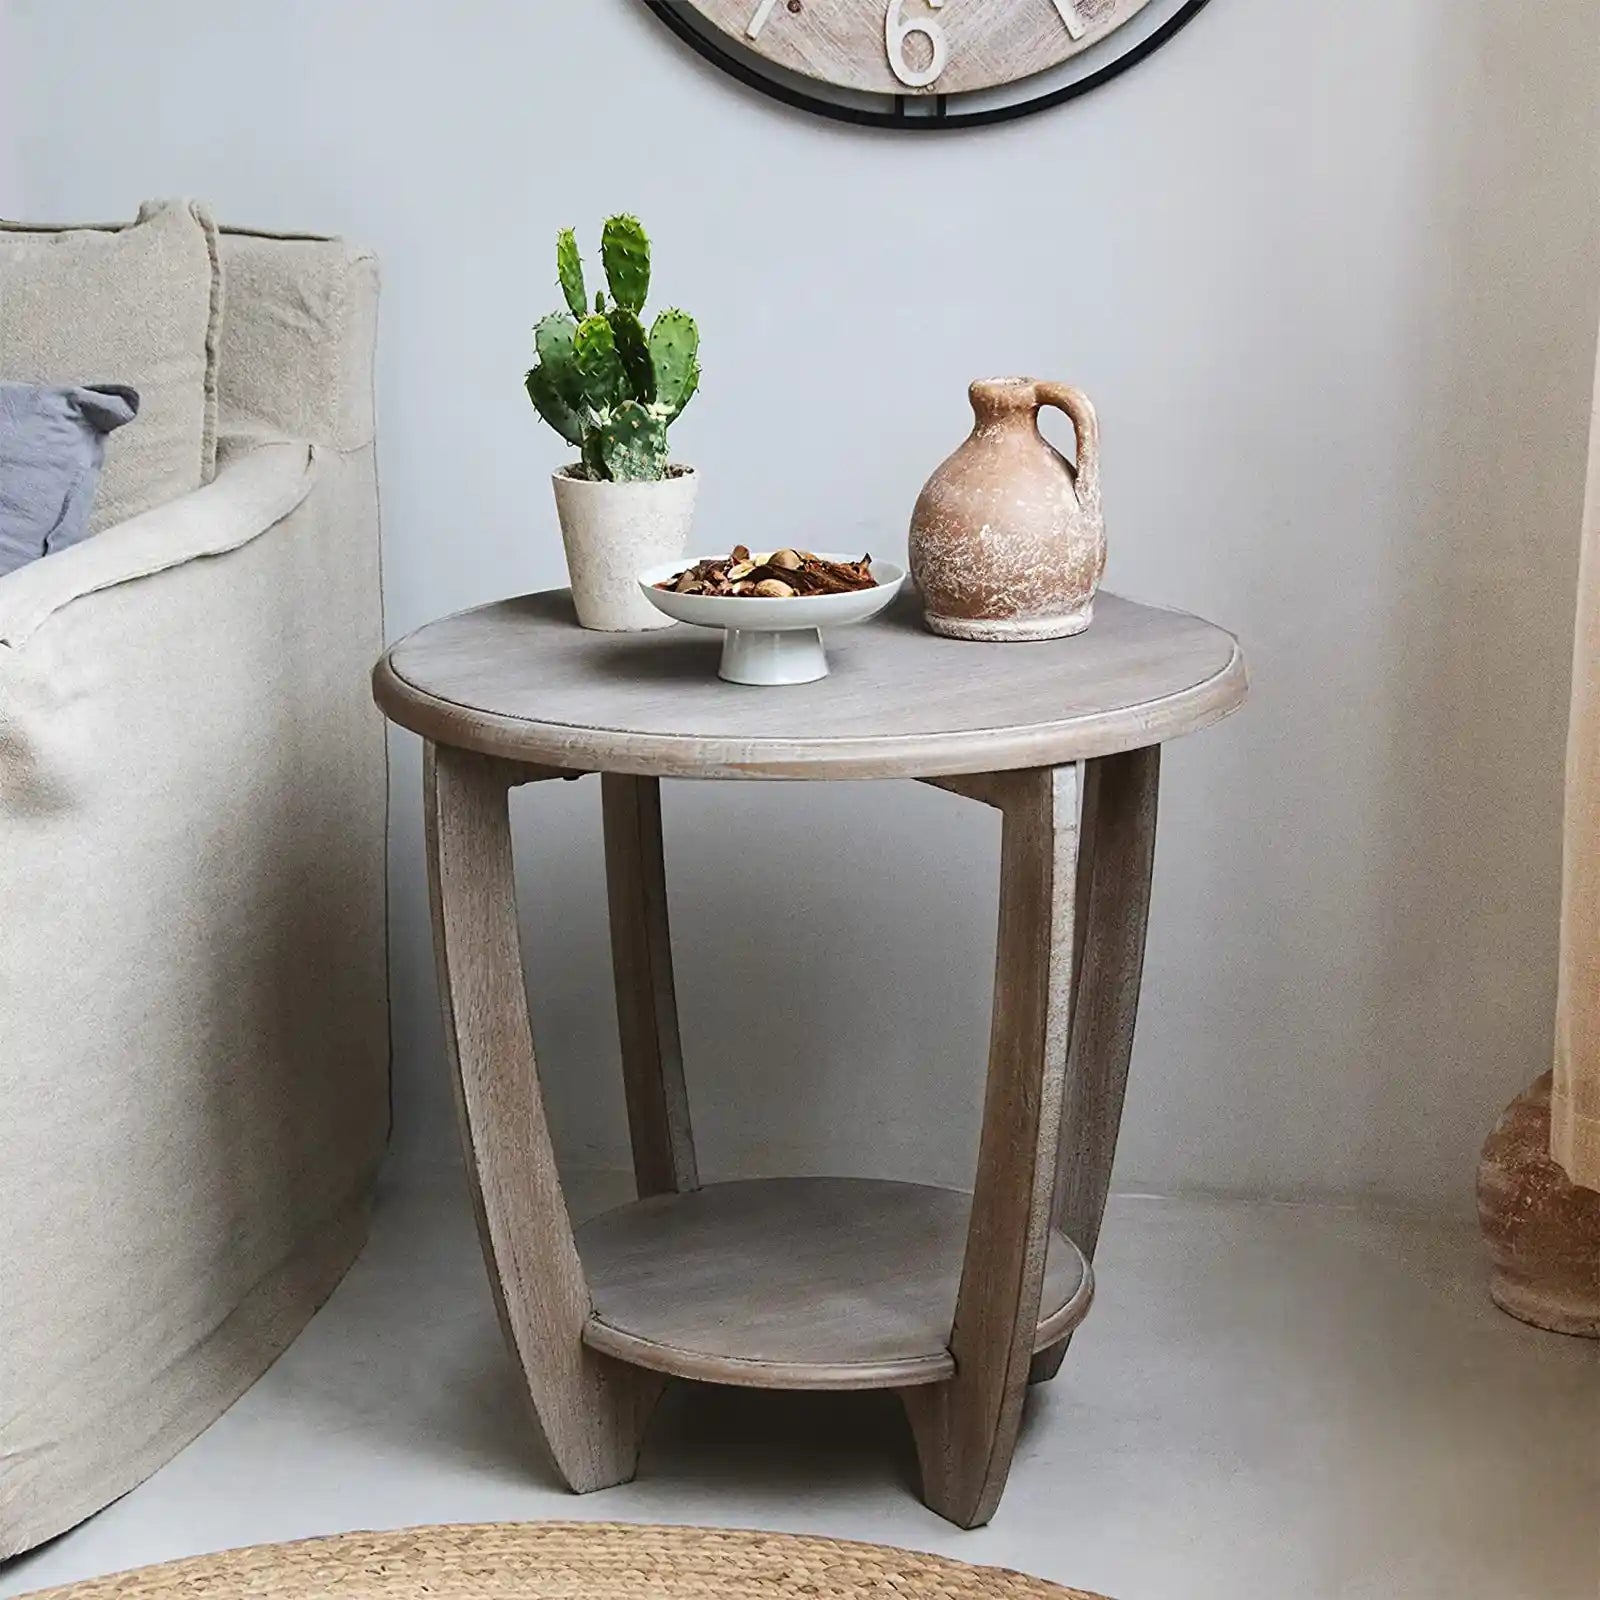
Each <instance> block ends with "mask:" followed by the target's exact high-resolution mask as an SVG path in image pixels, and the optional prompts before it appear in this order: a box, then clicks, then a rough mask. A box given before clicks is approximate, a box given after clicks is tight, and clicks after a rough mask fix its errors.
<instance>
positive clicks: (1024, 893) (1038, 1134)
mask: <svg viewBox="0 0 1600 1600" xmlns="http://www.w3.org/2000/svg"><path fill="white" fill-rule="evenodd" d="M1077 771H1078V769H1077V768H1076V767H1060V768H1056V769H1053V770H1038V771H1031V772H1018V773H1011V774H997V775H992V776H989V777H987V778H986V779H984V780H983V781H982V783H981V784H978V785H967V786H964V790H963V792H972V793H973V794H974V796H975V797H979V798H983V799H985V800H987V801H988V802H989V803H990V804H994V805H998V806H1000V807H1001V809H1002V813H1003V816H1004V826H1003V832H1002V834H1001V846H1000V936H999V941H998V953H997V957H996V963H995V995H994V1018H993V1022H992V1024H991V1031H990V1038H989V1076H988V1085H987V1088H986V1090H985V1093H984V1106H983V1134H982V1138H981V1140H980V1142H979V1147H978V1176H977V1183H976V1186H975V1189H974V1193H973V1197H972V1220H971V1223H970V1225H969V1228H968V1233H967V1249H966V1258H965V1260H964V1262H963V1264H962V1269H961V1288H960V1291H959V1293H958V1295H957V1298H956V1312H955V1323H954V1326H953V1327H952V1329H951V1334H950V1350H951V1354H952V1355H953V1356H954V1357H955V1362H956V1375H955V1377H954V1378H952V1379H951V1380H950V1381H949V1382H947V1383H941V1384H934V1385H930V1386H927V1387H923V1388H913V1389H903V1390H901V1392H900V1393H901V1398H902V1400H903V1401H904V1403H905V1407H906V1413H907V1416H908V1417H909V1419H910V1422H911V1427H912V1431H913V1433H914V1434H915V1436H916V1442H917V1455H918V1458H919V1460H920V1462H921V1465H922V1493H923V1499H924V1500H926V1502H927V1503H928V1505H929V1507H930V1508H931V1509H933V1510H934V1511H937V1512H938V1513H939V1514H940V1515H941V1516H943V1517H948V1518H949V1519H950V1521H952V1522H954V1523H957V1524H959V1525H960V1526H962V1527H966V1528H973V1527H977V1526H979V1525H980V1524H982V1523H985V1522H987V1521H988V1520H989V1518H990V1517H991V1516H993V1515H994V1510H995V1507H996V1506H997V1505H998V1504H999V1502H1000V1495H1001V1491H1002V1490H1003V1489H1004V1488H1005V1483H1006V1476H1007V1474H1008V1473H1009V1472H1010V1470H1011V1457H1012V1453H1013V1451H1014V1450H1015V1449H1016V1443H1017V1430H1018V1427H1019V1426H1020V1424H1021V1421H1022V1401H1023V1395H1024V1393H1025V1391H1026V1388H1027V1379H1028V1365H1029V1361H1030V1358H1031V1357H1032V1354H1033V1341H1034V1337H1035V1334H1036V1333H1037V1331H1038V1326H1039V1297H1040V1290H1041V1287H1042V1285H1043V1281H1044V1265H1045V1251H1046V1248H1047V1245H1048V1242H1049V1236H1050V1216H1051V1199H1052V1194H1053V1191H1054V1187H1055V1160H1056V1148H1057V1143H1058V1139H1059V1134H1060V1126H1061V1099H1062V1084H1063V1078H1064V1076H1065V1070H1064V1069H1065V1062H1066V1055H1067V1031H1068V1008H1069V1006H1070V1004H1071V989H1072V924H1073V906H1074V898H1075V870H1076V862H1077V834H1078V816H1077V809H1078V808H1077Z"/></svg>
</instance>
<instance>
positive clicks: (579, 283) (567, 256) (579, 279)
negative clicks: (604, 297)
mask: <svg viewBox="0 0 1600 1600" xmlns="http://www.w3.org/2000/svg"><path fill="white" fill-rule="evenodd" d="M556 277H557V278H559V279H560V280H561V293H562V294H563V296H565V298H566V302H567V310H568V311H570V312H571V313H572V314H573V316H575V317H581V316H583V315H584V313H585V312H587V311H588V309H589V293H588V291H587V290H586V289H585V288H584V286H583V258H582V257H581V256H580V255H579V254H578V236H577V234H575V233H574V232H573V231H572V229H571V228H563V229H562V230H561V232H560V233H558V234H557V235H556Z"/></svg>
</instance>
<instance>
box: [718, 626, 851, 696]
mask: <svg viewBox="0 0 1600 1600" xmlns="http://www.w3.org/2000/svg"><path fill="white" fill-rule="evenodd" d="M827 675H828V657H827V655H826V654H825V653H824V651H823V648H822V634H821V632H820V631H819V630H818V629H816V628H790V629H786V630H784V631H782V632H773V631H771V630H766V629H761V628H729V629H727V630H726V631H725V632H724V633H723V636H722V665H721V666H720V667H718V668H717V676H718V677H719V678H726V679H727V681H728V682H729V683H753V684H758V685H760V686H762V687H763V688H766V687H771V686H773V685H776V684H785V683H815V682H816V681H817V679H818V678H825V677H827Z"/></svg>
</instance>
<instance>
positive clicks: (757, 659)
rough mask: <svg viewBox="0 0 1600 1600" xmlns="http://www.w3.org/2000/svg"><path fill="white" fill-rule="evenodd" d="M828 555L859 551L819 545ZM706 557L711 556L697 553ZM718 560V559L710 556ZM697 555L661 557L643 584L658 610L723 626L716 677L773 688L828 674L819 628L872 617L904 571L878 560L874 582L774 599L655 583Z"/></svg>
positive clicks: (674, 573) (828, 557) (846, 558)
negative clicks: (835, 551)
mask: <svg viewBox="0 0 1600 1600" xmlns="http://www.w3.org/2000/svg"><path fill="white" fill-rule="evenodd" d="M818 554H820V555H821V556H822V559H823V560H825V561H854V560H856V559H857V558H856V557H855V556H842V555H833V554H831V553H829V552H827V551H819V552H818ZM698 559H699V560H705V559H707V558H706V557H700V558H698ZM712 559H717V558H712ZM696 564H697V562H696V561H695V560H680V561H668V562H663V563H661V564H659V565H657V566H653V567H647V568H646V569H645V570H644V571H643V572H641V573H640V574H639V587H640V588H641V589H642V590H643V591H644V595H645V598H646V599H647V600H648V601H649V602H650V604H651V605H653V606H654V607H655V608H656V609H657V610H658V611H661V612H664V613H665V614H666V615H667V616H669V617H672V618H674V619H675V620H677V621H678V622H688V623H692V624H693V625H694V626H695V627H697V628H721V629H723V630H724V635H723V641H722V664H721V666H720V667H718V669H717V673H718V676H719V677H722V678H725V679H727V681H728V682H729V683H748V684H755V685H758V686H760V687H763V688H765V687H773V686H776V685H780V684H790V683H814V682H815V681H816V680H817V679H818V678H825V677H827V675H828V657H827V653H826V652H825V651H824V650H823V648H822V629H824V628H839V627H843V626H845V625H846V624H848V623H852V622H865V621H866V620H867V619H868V618H869V617H875V616H877V614H878V613H879V612H880V611H882V610H883V608H884V607H885V606H886V605H888V604H889V602H890V601H891V600H893V599H894V597H895V595H897V594H898V593H899V592H900V585H901V584H902V583H904V582H905V576H906V575H905V570H904V568H902V567H898V566H895V565H894V564H893V563H892V562H889V561H874V562H873V563H872V576H873V577H874V578H876V579H877V580H878V586H877V588H875V589H857V590H854V591H852V592H851V593H849V594H814V595H795V596H793V597H792V598H790V599H778V600H769V599H766V598H764V597H757V596H752V595H709V594H679V593H677V591H676V590H673V589H658V588H656V587H655V586H656V584H658V583H660V582H661V581H662V580H663V579H666V578H672V577H676V576H677V574H678V573H680V572H682V571H683V570H684V568H685V567H690V566H694V565H696Z"/></svg>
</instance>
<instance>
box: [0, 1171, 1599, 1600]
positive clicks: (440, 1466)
mask: <svg viewBox="0 0 1600 1600" xmlns="http://www.w3.org/2000/svg"><path fill="white" fill-rule="evenodd" d="M586 1187H590V1188H592V1187H593V1185H590V1186H586ZM596 1198H597V1196H590V1197H589V1203H590V1204H591V1205H592V1203H593V1202H594V1200H595V1199H596ZM1100 1284H1101V1289H1100V1296H1099V1299H1098V1301H1097V1303H1096V1306H1095V1309H1094V1311H1093V1313H1092V1314H1091V1315H1090V1318H1089V1320H1088V1323H1087V1324H1086V1325H1085V1327H1084V1329H1083V1330H1082V1331H1081V1332H1080V1333H1079V1334H1078V1336H1077V1339H1076V1341H1075V1343H1074V1345H1073V1348H1072V1350H1071V1352H1070V1354H1069V1356H1068V1358H1067V1364H1066V1366H1065V1367H1064V1368H1063V1369H1062V1373H1061V1376H1060V1377H1059V1378H1058V1379H1057V1381H1056V1382H1055V1383H1054V1384H1052V1385H1050V1386H1049V1387H1047V1388H1044V1389H1041V1390H1035V1391H1034V1394H1033V1401H1032V1403H1031V1405H1030V1409H1029V1415H1028V1418H1027V1421H1026V1423H1025V1428H1024V1434H1023V1438H1022V1443H1021V1446H1020V1448H1019V1450H1018V1454H1017V1461H1016V1466H1015V1469H1014V1471H1013V1473H1012V1477H1011V1484H1010V1487H1009V1489H1008V1490H1007V1493H1006V1497H1005V1499H1004V1500H1003V1501H1002V1503H1001V1506H1000V1511H999V1514H998V1515H997V1516H996V1518H995V1520H994V1522H993V1523H992V1524H991V1526H989V1527H988V1528H986V1529H983V1530H980V1531H978V1532H975V1533H961V1532H959V1531H957V1530H956V1529H954V1528H952V1527H950V1526H949V1525H947V1524H945V1523H943V1522H941V1521H939V1520H937V1519H936V1518H934V1517H933V1516H931V1515H930V1514H929V1513H928V1512H926V1511H925V1510H924V1509H923V1508H922V1507H921V1505H920V1504H919V1503H918V1502H917V1501H916V1499H915V1498H914V1497H913V1495H912V1492H911V1488H910V1476H911V1472H912V1459H911V1454H910V1448H909V1442H908V1439H907V1437H906V1434H905V1431H904V1427H903V1424H902V1421H901V1418H900V1414H899V1409H898V1406H897V1405H896V1403H895V1402H894V1401H893V1400H891V1399H887V1398H885V1397H882V1396H837V1397H835V1396H827V1397H816V1396H813V1397H807V1396H793V1395H787V1396H786V1395H760V1394H750V1393H745V1392H737V1391H731V1390H715V1389H696V1388H691V1387H690V1386H687V1385H676V1386H674V1388H673V1389H672V1390H671V1391H669V1394H668V1396H667V1399H666V1401H665V1402H664V1404H663V1406H662V1409H661V1412H660V1413H659V1415H658V1418H657V1421H656V1424H655V1426H654V1428H653V1430H652V1433H651V1435H650V1439H649V1441H648V1443H647V1445H646V1448H645V1453H644V1460H643V1463H642V1466H641V1469H640V1472H639V1477H638V1479H637V1481H636V1482H634V1483H632V1484H630V1485H627V1486H624V1487H622V1488H619V1489H613V1490H610V1491H607V1492H605V1493H602V1494H597V1495H592V1496H588V1497H586V1498H582V1499H578V1498H575V1497H573V1496H570V1495H568V1494H566V1493H564V1492H563V1491H562V1490H561V1489H560V1488H559V1487H558V1485H557V1484H556V1482H555V1481H554V1478H553V1477H552V1474H551V1471H550V1469H549V1467H548V1466H546V1465H545V1463H544V1462H543V1460H542V1459H541V1456H540V1454H539V1451H538V1449H537V1448H536V1446H535V1445H534V1443H533V1440H532V1436H531V1433H530V1428H529V1425H528V1423H527V1422H526V1420H525V1418H524V1415H523V1412H522V1409H521V1406H520V1404H519V1402H518V1398H517V1395H516V1391H515V1388H514V1386H513V1382H512V1376H511V1371H510V1368H509V1365H508V1362H507V1359H506V1357H505V1355H504V1354H503V1352H502V1349H501V1345H500V1339H499V1333H498V1331H497V1328H496V1325H495V1319H494V1312H493V1309H492V1306H491V1304H490V1300H489V1294H488V1289H487V1287H486V1283H485V1279H484V1275H483V1268H482V1264H481V1262H480V1259H479V1256H478V1247H477V1242H476V1239H475V1237H474V1234H473V1230H472V1224H471V1219H470V1216H469V1213H468V1211H467V1209H466V1206H465V1203H464V1200H463V1197H462V1196H461V1194H460V1193H458V1192H456V1191H455V1190H453V1189H441V1190H439V1191H436V1192H404V1193H400V1194H391V1195H389V1196H388V1197H387V1198H386V1199H385V1201H384V1203H383V1204H382V1206H381V1207H380V1211H379V1216H378V1220H377V1224H376V1227H375V1230H374V1235H373V1240H372V1243H371V1245H370V1246H369V1248H368V1250H367V1252H366V1254H365V1255H364V1256H363V1257H362V1259H361V1261H360V1262H359V1263H358V1264H357V1266H356V1267H355V1269H354V1270H353V1271H352V1272H351V1274H350V1276H349V1278H348V1279H347V1280H346V1282H345V1283H344V1285H343V1286H342V1287H341V1288H340V1290H339V1291H338V1293H337V1294H336V1295H335V1296H334V1298H333V1299H332V1300H331V1301H330V1302H329V1304H328V1306H327V1307H326V1308H325V1309H324V1310H323V1312H322V1313H321V1314H320V1315H319V1316H318V1317H317V1318H316V1320H315V1321H314V1322H313V1323H312V1325H311V1326H310V1328H308V1329H307V1331H306V1332H305V1333H304V1334H303V1335H302V1337H301V1338H300V1340H299V1342H298V1343H297V1344H296V1345H295V1346H294V1347H293V1349H291V1350H290V1351H289V1353H288V1354H287V1355H286V1356H284V1358H283V1359H282V1360H281V1361H279V1363H278V1364H277V1366H275V1367H274V1368H273V1369H272V1371H271V1372H270V1373H269V1374H268V1375H267V1376H266V1378H265V1379H263V1380H262V1382H261V1383H259V1384H258V1385H257V1386H256V1387H255V1388H254V1389H253V1390H251V1392H250V1393H249V1394H248V1395H246V1396H245V1398H244V1399H242V1400H241V1401H240V1402H239V1403H238V1404H237V1405H236V1406H234V1408H233V1409H232V1410H231V1411H230V1412H229V1413H228V1414H227V1415H226V1416H224V1417H223V1418H222V1419H221V1420H220V1421H219V1422H218V1423H216V1425H215V1426H214V1427H212V1428H211V1429H210V1430H209V1431H208V1432H207V1433H206V1434H204V1435H203V1436H202V1437H201V1438H200V1439H198V1440H197V1441H196V1442H195V1443H194V1444H193V1445H192V1446H190V1448H189V1449H188V1450H186V1451H184V1452H183V1454H182V1455H180V1456H179V1457H178V1458H177V1459H176V1460H175V1461H173V1462H172V1463H171V1464H170V1465H169V1466H167V1467H166V1468H165V1469H164V1470H163V1471H161V1472H160V1473H158V1474H157V1475H156V1476H155V1477H154V1478H152V1479H151V1480H150V1481H149V1482H148V1483H146V1484H145V1485H143V1486H142V1487H141V1488H139V1489H137V1490H135V1491H134V1492H133V1493H132V1494H130V1495H128V1496H127V1497H126V1498H125V1499H123V1500H122V1501H120V1502H118V1503H117V1504H116V1505H114V1506H112V1507H111V1508H110V1509H109V1510H107V1511H105V1512H103V1513H102V1514H101V1515H100V1516H98V1517H96V1518H94V1519H93V1520H91V1521H90V1522H88V1523H86V1524H85V1525H84V1526H83V1527H81V1528H79V1529H77V1530H76V1531H74V1532H73V1533H71V1534H68V1535H67V1536H66V1537H64V1538H62V1539H59V1540H57V1541H56V1542H55V1543H54V1544H52V1545H50V1546H48V1547H46V1548H45V1549H43V1550H40V1551H37V1552H35V1553H33V1554H32V1555H30V1556H27V1557H24V1558H22V1559H20V1560H18V1561H15V1562H13V1563H11V1565H10V1566H9V1567H7V1568H4V1569H0V1596H12V1595H17V1594H21V1593H24V1592H25V1591H27V1590H30V1589H33V1588H37V1587H42V1586H45V1585H50V1584H57V1583H65V1582H70V1581H72V1580H74V1579H78V1578H82V1577H86V1576H90V1575H93V1574H97V1573H102V1572H107V1571H113V1570H117V1569H121V1568H123V1567H128V1566H133V1565H138V1564H141V1563H144V1562H153V1561H162V1560H167V1559H171V1558H173V1557H176V1556H181V1555H188V1554H192V1553H194V1552H196V1551H202V1550H211V1549H220V1548H223V1547H226V1546H230V1545H239V1544H250V1543H255V1542H258V1541H262V1540H272V1539H294V1538H301V1537H305V1536H308V1535H312V1534H321V1533H332V1532H337V1531H341V1530H345V1529H351V1528H364V1527H365V1528H371V1527H395V1526H403V1525H405V1524H409V1523H420V1522H452V1521H478V1520H494V1519H525V1518H540V1517H568V1518H603V1519H613V1518H614V1519H618V1520H623V1521H656V1522H674V1523H720V1524H724V1525H737V1526H749V1527H762V1528H776V1529H785V1530H792V1531H795V1532H806V1533H826V1534H832V1535H836V1536H839V1537H843V1538H857V1539H870V1540H876V1541H879V1542H882V1543H887V1544H902V1545H909V1546H914V1547H917V1548H921V1549H927V1550H935V1551H940V1552H943V1553H945V1554H949V1555H955V1556H960V1557H963V1558H965V1559H967V1560H970V1561H978V1562H990V1563H995V1564H999V1565H1003V1566H1010V1567H1018V1568H1023V1569H1025V1570H1027V1571H1030V1572H1034V1573H1038V1574H1041V1575H1043V1576H1045V1577H1049V1578H1054V1579H1057V1580H1059V1581H1062V1582H1065V1583H1071V1584H1076V1585H1079V1586H1081V1587H1084V1588H1088V1589H1093V1590H1099V1591H1103V1592H1104V1593H1106V1594H1108V1595H1113V1596H1117V1597H1119V1600H1223V1597H1227V1600H1256V1597H1260V1600H1334V1597H1339V1600H1356V1597H1363V1600H1365V1597H1373V1600H1377V1597H1383V1600H1395V1597H1401V1600H1431V1597H1434V1596H1438V1597H1441V1600H1442V1597H1446V1596H1448V1597H1450V1600H1475V1597H1478V1596H1482V1597H1485V1600H1489V1597H1492V1600H1596V1597H1597V1596H1600V1344H1596V1343H1592V1342H1586V1341H1579V1340H1571V1339H1563V1338H1559V1337H1555V1336H1552V1335H1542V1334H1538V1333H1535V1332H1533V1331H1532V1330H1530V1329H1527V1328H1523V1327H1521V1326H1520V1325H1519V1324H1517V1323H1514V1322H1511V1321H1509V1320H1508V1319H1506V1318H1504V1317H1502V1316H1501V1315H1500V1314H1499V1313H1497V1312H1496V1311H1495V1310H1494V1309H1493V1308H1492V1307H1491V1306H1490V1304H1489V1302H1488V1300H1487V1297H1486V1296H1485V1294H1484V1290H1483V1267H1482V1262H1481V1258H1480V1254H1479V1249H1478V1244H1477V1239H1476V1236H1475V1234H1474V1233H1473V1231H1472V1230H1471V1229H1470V1228H1469V1227H1466V1226H1461V1225H1455V1224H1440V1223H1437V1222H1421V1221H1416V1220H1397V1219H1394V1218H1374V1217H1370V1216H1365V1215H1360V1214H1357V1213H1355V1212H1352V1211H1348V1210H1341V1209H1335V1208H1304V1207H1287V1206H1253V1205H1240V1204H1222V1203H1211V1202H1199V1201H1172V1200H1149V1199H1140V1198H1135V1197H1125V1198H1118V1199H1116V1200H1114V1201H1113V1204H1112V1211H1111V1214H1110V1217H1109V1220H1108V1223H1107V1226H1106V1231H1105V1237H1104V1240H1103V1242H1102V1245H1101V1257H1100Z"/></svg>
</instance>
